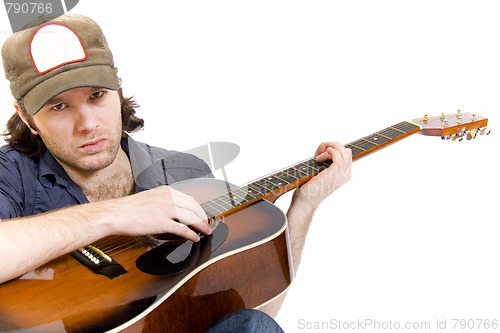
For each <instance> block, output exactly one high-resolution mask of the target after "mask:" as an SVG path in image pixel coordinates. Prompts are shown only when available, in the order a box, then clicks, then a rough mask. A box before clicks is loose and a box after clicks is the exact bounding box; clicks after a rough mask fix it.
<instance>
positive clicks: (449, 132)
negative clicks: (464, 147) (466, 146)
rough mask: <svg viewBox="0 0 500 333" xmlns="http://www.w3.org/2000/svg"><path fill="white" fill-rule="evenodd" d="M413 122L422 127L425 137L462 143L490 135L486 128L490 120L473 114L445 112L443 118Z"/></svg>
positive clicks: (430, 118) (414, 120) (428, 118)
mask: <svg viewBox="0 0 500 333" xmlns="http://www.w3.org/2000/svg"><path fill="white" fill-rule="evenodd" d="M413 122H414V123H416V124H419V125H420V126H422V130H421V131H420V133H422V134H424V135H434V136H440V137H441V138H443V139H444V140H450V139H451V140H453V141H462V140H463V139H467V140H472V139H475V138H476V137H477V136H478V135H488V134H490V130H489V129H487V128H486V126H487V125H488V118H485V117H483V116H480V115H478V114H472V113H462V112H461V111H460V110H458V112H457V113H456V114H447V115H445V114H444V112H443V113H442V114H441V116H437V117H429V116H427V115H425V116H424V117H422V118H417V119H413Z"/></svg>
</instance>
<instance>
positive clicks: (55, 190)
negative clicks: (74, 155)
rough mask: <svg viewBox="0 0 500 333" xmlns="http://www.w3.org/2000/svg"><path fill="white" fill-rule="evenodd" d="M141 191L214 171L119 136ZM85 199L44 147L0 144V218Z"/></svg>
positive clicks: (201, 163)
mask: <svg viewBox="0 0 500 333" xmlns="http://www.w3.org/2000/svg"><path fill="white" fill-rule="evenodd" d="M121 145H122V148H123V150H124V151H125V153H127V155H128V156H129V160H130V163H131V165H132V171H133V173H134V178H135V187H136V188H135V190H136V192H140V191H142V190H145V189H150V188H154V187H157V186H159V185H164V184H167V185H168V184H173V183H175V182H177V181H181V180H186V179H191V178H198V177H212V175H211V172H210V169H209V167H208V166H207V164H206V163H205V162H204V161H203V160H201V159H199V158H197V157H195V156H193V155H190V154H185V153H180V152H176V151H172V150H165V149H161V148H157V147H151V146H149V145H146V144H144V143H140V142H137V141H135V140H133V139H131V138H127V139H123V140H122V142H121ZM87 202H88V200H87V198H86V197H85V195H84V194H83V192H82V190H81V189H80V188H79V187H78V185H76V184H75V183H74V182H73V181H72V180H71V178H70V177H69V176H68V175H67V173H66V172H65V171H64V169H63V167H62V166H61V165H60V164H59V163H58V162H57V160H56V159H55V158H54V156H52V154H51V153H50V152H49V151H48V150H45V152H44V153H43V155H42V157H41V158H40V159H39V160H33V159H31V158H30V157H28V156H27V155H25V154H22V153H19V152H18V151H16V150H14V149H13V148H12V147H10V146H8V145H7V146H3V147H1V148H0V219H9V218H15V217H22V216H30V215H34V214H39V213H44V212H47V211H51V210H54V209H59V208H64V207H67V206H72V205H76V204H81V203H87Z"/></svg>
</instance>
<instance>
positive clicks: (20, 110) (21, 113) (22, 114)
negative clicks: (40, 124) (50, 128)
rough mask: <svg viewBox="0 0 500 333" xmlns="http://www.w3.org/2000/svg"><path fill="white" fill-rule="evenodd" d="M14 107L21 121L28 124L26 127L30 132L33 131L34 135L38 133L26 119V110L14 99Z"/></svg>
mask: <svg viewBox="0 0 500 333" xmlns="http://www.w3.org/2000/svg"><path fill="white" fill-rule="evenodd" d="M14 108H15V109H16V111H17V114H18V115H19V118H21V120H22V121H23V123H24V124H25V125H26V126H28V128H29V129H30V131H31V133H33V134H34V135H38V131H36V130H35V129H33V127H32V126H31V125H30V123H29V121H28V113H27V112H26V110H25V109H24V108H23V107H22V106H21V104H19V102H17V101H15V102H14Z"/></svg>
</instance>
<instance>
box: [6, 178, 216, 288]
mask: <svg viewBox="0 0 500 333" xmlns="http://www.w3.org/2000/svg"><path fill="white" fill-rule="evenodd" d="M175 220H178V221H181V222H182V223H178V222H176V221H175ZM186 225H192V226H193V227H195V228H196V229H198V230H200V231H201V232H203V233H206V234H210V233H211V230H210V227H209V226H208V224H207V223H206V215H205V213H204V212H203V210H202V209H201V207H200V206H199V204H198V203H197V202H196V201H195V200H194V199H193V198H192V197H190V196H188V195H186V194H184V193H182V192H179V191H176V190H174V189H171V188H169V187H167V186H161V187H158V188H156V189H153V190H149V191H144V192H141V193H138V194H135V195H131V196H127V197H123V198H119V199H113V200H106V201H100V202H95V203H89V204H84V205H77V206H72V207H69V208H65V209H60V210H57V211H52V212H49V213H44V214H39V215H35V216H31V217H26V218H18V219H12V220H4V221H2V222H0V253H1V254H2V259H1V265H0V266H1V267H2V269H1V270H0V283H2V282H5V281H8V280H10V279H13V278H16V277H18V276H20V275H22V274H24V273H26V272H29V271H31V270H33V269H35V268H37V267H39V266H41V265H42V264H44V263H46V262H48V261H50V260H52V259H54V258H57V257H59V256H61V255H63V254H66V253H69V252H71V251H73V250H76V249H78V248H80V247H83V246H85V245H88V244H90V243H92V242H94V241H96V240H98V239H100V238H103V237H105V236H108V235H131V236H135V235H150V234H158V233H173V234H176V235H179V236H182V237H184V238H187V239H189V240H192V241H198V240H199V236H198V235H197V234H196V233H195V232H194V231H192V230H190V229H189V228H188V227H187V226H186Z"/></svg>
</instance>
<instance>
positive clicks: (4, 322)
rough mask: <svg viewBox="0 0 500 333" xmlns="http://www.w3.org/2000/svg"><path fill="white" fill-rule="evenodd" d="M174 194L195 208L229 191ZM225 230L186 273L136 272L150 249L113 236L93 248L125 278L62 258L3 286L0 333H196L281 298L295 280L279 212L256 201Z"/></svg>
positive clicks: (200, 250) (222, 187)
mask: <svg viewBox="0 0 500 333" xmlns="http://www.w3.org/2000/svg"><path fill="white" fill-rule="evenodd" d="M174 187H176V188H177V189H180V190H182V191H183V192H186V193H188V194H190V195H192V196H194V197H195V198H196V199H197V200H198V201H200V202H201V201H203V200H205V199H207V198H210V197H213V196H214V195H216V194H219V193H221V192H223V191H226V190H227V188H226V183H225V182H222V181H218V180H215V179H195V180H190V181H186V182H180V183H177V184H175V186H174ZM221 223H222V222H221ZM223 223H224V225H225V226H227V229H228V234H227V238H226V239H225V241H224V242H223V243H222V245H220V246H219V247H217V248H216V249H213V248H211V245H210V244H208V243H207V242H205V243H207V244H208V245H206V246H205V245H204V244H202V245H200V246H199V247H196V246H198V245H196V244H198V243H193V245H192V250H191V252H190V253H189V255H188V257H189V258H188V259H189V260H188V261H189V265H186V267H184V268H183V270H180V271H178V272H174V273H172V274H170V275H167V276H156V275H151V274H147V273H144V272H143V271H141V270H140V269H138V268H137V266H136V260H137V258H138V257H140V256H141V255H143V254H144V253H147V252H148V251H150V250H151V249H152V248H153V247H152V246H149V245H145V244H143V243H140V242H138V241H137V240H136V239H135V238H133V237H124V236H112V237H108V238H105V239H103V240H101V241H99V242H96V243H94V245H95V246H96V247H98V248H103V247H105V246H108V247H109V244H111V242H114V243H116V244H117V247H116V248H117V250H116V251H114V250H109V251H108V250H106V253H107V254H108V255H110V256H111V257H112V259H114V260H116V262H118V263H119V264H120V265H121V266H123V268H124V269H125V270H126V271H127V273H126V274H124V275H122V276H119V277H117V278H115V279H110V278H108V277H106V276H103V275H99V274H95V273H94V272H92V271H91V270H89V269H88V268H87V267H85V266H84V265H82V264H80V263H79V262H78V261H76V260H75V259H74V258H73V257H72V256H71V255H69V254H68V255H65V256H62V257H60V258H57V259H55V260H53V261H51V262H49V263H47V264H45V265H44V266H42V267H40V268H39V269H37V270H36V271H34V272H30V273H28V274H25V275H24V276H22V277H20V278H18V279H15V280H12V281H9V282H6V283H4V284H2V285H0V332H51V333H52V332H105V331H112V332H119V331H123V332H202V331H204V330H206V329H208V328H210V327H211V326H213V325H214V324H215V323H216V322H217V321H218V320H220V319H221V318H222V317H224V316H225V315H227V314H230V313H232V312H234V311H237V310H240V309H244V308H255V307H258V306H260V305H262V304H264V303H266V302H267V301H269V300H271V299H273V298H275V297H277V296H278V295H280V294H281V293H283V292H284V291H286V289H287V288H288V286H289V285H290V283H291V280H292V277H293V272H292V268H291V258H290V255H289V244H288V236H287V228H286V227H287V222H286V217H285V215H284V214H283V212H281V210H279V209H278V208H277V207H276V206H274V205H273V204H271V203H269V202H267V201H264V200H260V201H258V202H256V203H254V204H252V205H250V206H248V207H246V208H245V209H242V210H239V211H237V212H235V213H233V214H231V215H229V216H226V217H225V220H224V222H223ZM219 228H220V227H219ZM219 228H217V229H219ZM217 229H216V231H217ZM221 230H222V229H221ZM215 233H216V232H214V235H215ZM202 242H203V240H202V241H200V243H202ZM123 244H126V246H123ZM101 245H102V247H101ZM124 249H125V250H124ZM160 265H161V263H160Z"/></svg>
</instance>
